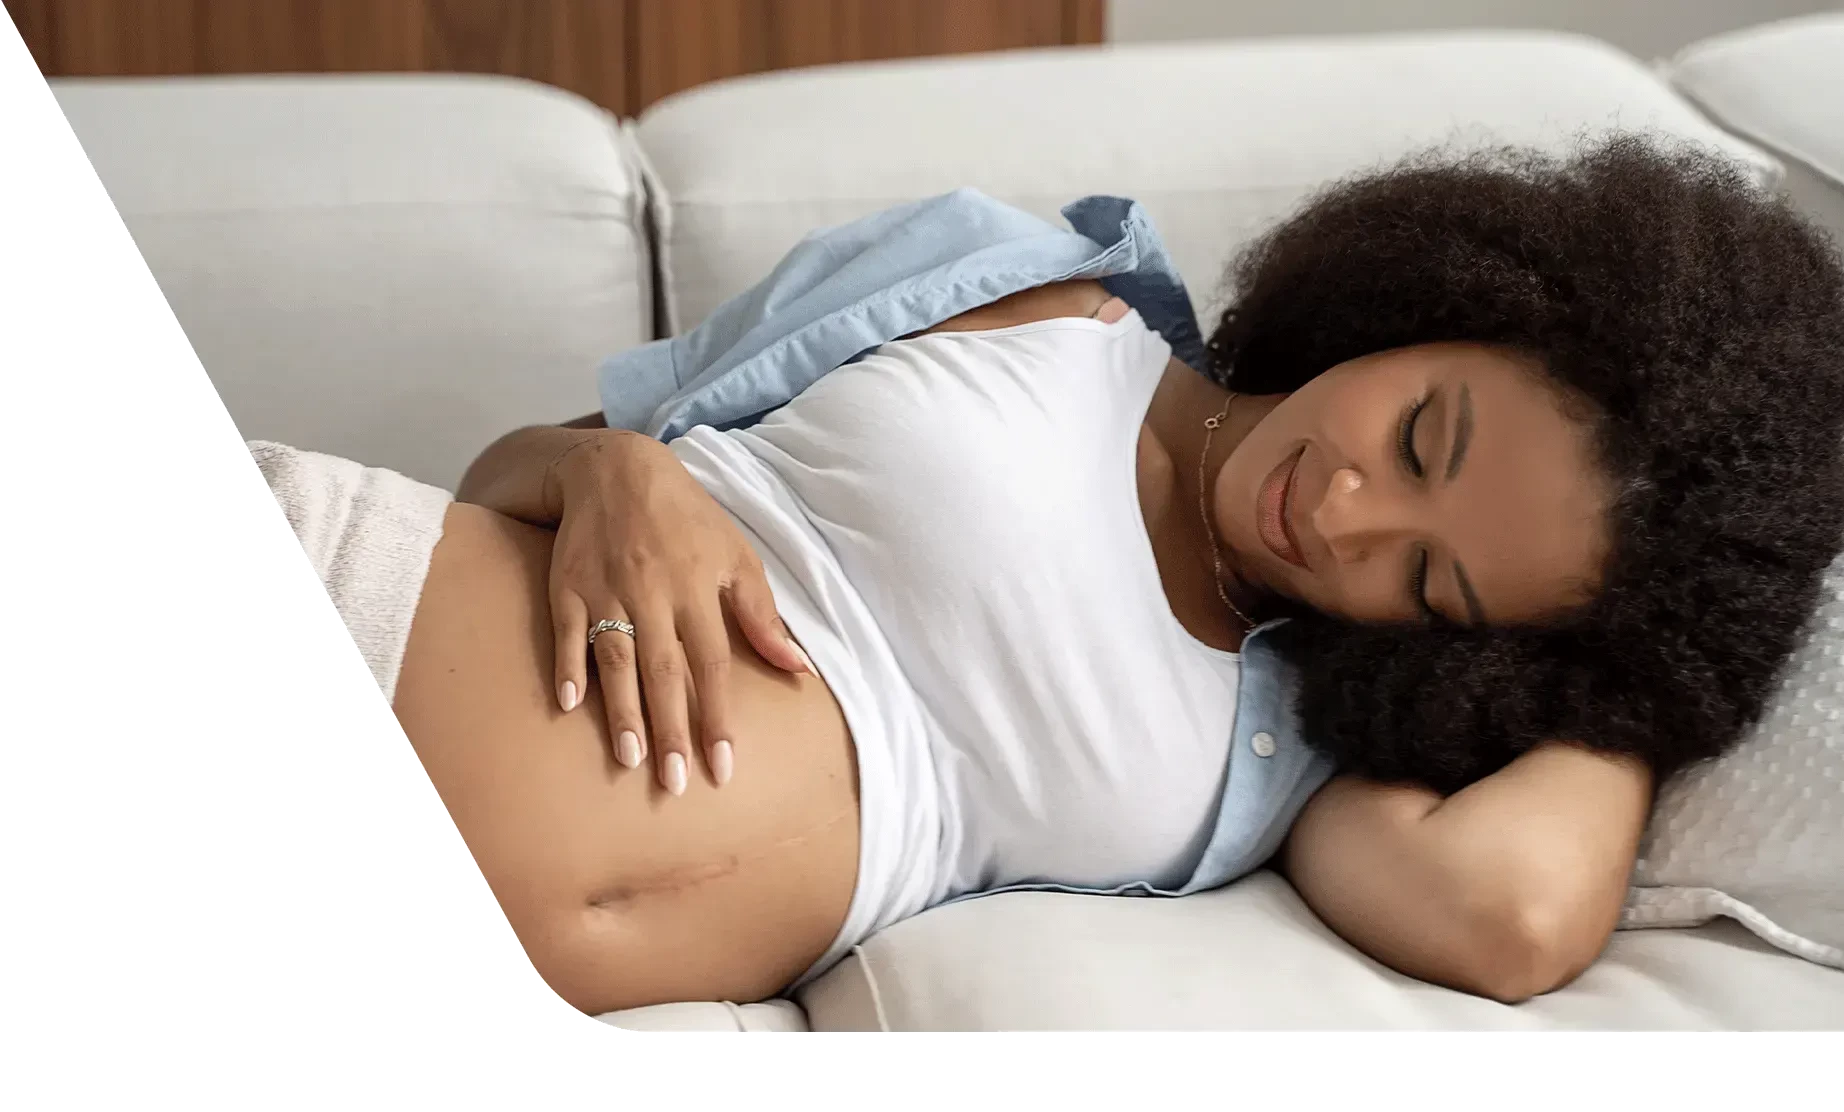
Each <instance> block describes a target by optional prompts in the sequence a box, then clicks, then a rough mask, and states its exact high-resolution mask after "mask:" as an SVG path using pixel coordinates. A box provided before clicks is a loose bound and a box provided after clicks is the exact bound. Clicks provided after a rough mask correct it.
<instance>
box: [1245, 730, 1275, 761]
mask: <svg viewBox="0 0 1844 1112" xmlns="http://www.w3.org/2000/svg"><path fill="white" fill-rule="evenodd" d="M1249 748H1250V749H1253V750H1254V751H1255V755H1256V756H1257V757H1272V756H1274V735H1273V734H1271V733H1268V732H1267V731H1266V730H1263V731H1262V732H1260V733H1258V734H1256V735H1255V736H1254V737H1252V738H1250V739H1249Z"/></svg>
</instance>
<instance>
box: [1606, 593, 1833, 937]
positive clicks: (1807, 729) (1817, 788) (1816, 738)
mask: <svg viewBox="0 0 1844 1112" xmlns="http://www.w3.org/2000/svg"><path fill="white" fill-rule="evenodd" d="M1719 915H1726V916H1729V917H1731V918H1733V919H1736V920H1739V921H1740V922H1741V923H1743V924H1744V925H1746V926H1747V927H1748V929H1750V930H1752V931H1754V932H1755V933H1756V934H1758V935H1760V936H1761V937H1762V938H1764V939H1766V940H1767V941H1769V942H1771V943H1773V944H1774V945H1775V946H1778V947H1780V948H1781V949H1783V950H1786V951H1788V952H1789V953H1794V954H1797V955H1799V956H1800V957H1802V958H1806V959H1808V960H1810V961H1815V962H1819V963H1820V964H1823V965H1830V966H1835V967H1838V968H1844V557H1841V558H1840V559H1839V560H1838V561H1837V562H1835V563H1833V564H1832V565H1831V569H1830V571H1829V572H1827V573H1826V579H1825V591H1824V596H1823V602H1822V604H1821V605H1820V608H1819V611H1818V614H1817V616H1816V617H1815V618H1814V620H1813V623H1812V626H1811V630H1810V632H1809V633H1808V635H1807V638H1806V643H1805V645H1804V646H1803V647H1802V648H1801V649H1800V650H1799V652H1798V653H1797V654H1796V655H1795V656H1794V657H1793V660H1792V662H1791V663H1790V664H1789V666H1788V669H1787V674H1786V678H1785V681H1784V683H1783V684H1782V685H1781V688H1780V691H1779V692H1778V693H1777V694H1776V695H1775V696H1774V698H1773V700H1772V701H1771V702H1770V703H1769V704H1768V709H1767V713H1766V715H1765V716H1764V717H1763V718H1762V719H1761V722H1760V724H1759V725H1758V726H1757V727H1756V728H1755V729H1754V731H1753V732H1752V733H1750V734H1749V736H1748V737H1747V739H1746V740H1744V741H1743V742H1742V743H1741V745H1739V746H1738V747H1736V748H1735V749H1734V750H1732V751H1730V752H1729V753H1728V754H1727V755H1725V756H1723V757H1722V758H1720V759H1719V760H1716V761H1713V762H1710V763H1708V764H1704V765H1699V766H1697V767H1694V768H1691V769H1688V770H1686V771H1685V772H1683V773H1681V774H1679V775H1678V776H1676V777H1674V778H1672V779H1671V780H1670V781H1668V782H1667V783H1666V784H1665V785H1664V786H1663V788H1662V789H1661V790H1660V792H1659V797H1658V802H1657V805H1656V806H1655V807H1654V809H1653V812H1652V819H1651V823H1650V825H1649V826H1648V827H1647V829H1646V834H1645V840H1644V841H1643V842H1642V843H1641V844H1640V847H1639V863H1638V866H1637V868H1636V869H1635V871H1634V874H1633V886H1632V888H1631V889H1630V891H1629V892H1628V894H1627V900H1626V909H1625V914H1624V915H1623V916H1622V918H1621V923H1620V925H1621V926H1622V927H1682V926H1692V925H1695V924H1698V923H1705V922H1708V921H1709V920H1711V919H1713V918H1715V917H1716V916H1719Z"/></svg>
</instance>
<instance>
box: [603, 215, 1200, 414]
mask: <svg viewBox="0 0 1844 1112" xmlns="http://www.w3.org/2000/svg"><path fill="white" fill-rule="evenodd" d="M1063 216H1064V218H1065V219H1066V220H1067V221H1068V222H1069V224H1070V227H1069V228H1068V229H1063V228H1057V227H1055V226H1054V225H1052V224H1050V223H1048V222H1046V221H1044V220H1041V219H1039V218H1038V217H1035V216H1032V215H1030V214H1029V213H1026V212H1024V211H1022V210H1020V209H1016V208H1013V207H1012V206H1010V205H1006V204H1003V203H1001V202H999V201H996V200H994V199H992V198H991V197H988V196H986V195H985V194H983V193H981V192H979V191H978V190H975V189H960V190H956V191H955V192H953V193H948V194H943V195H941V196H938V197H931V198H928V199H925V200H922V201H916V202H913V203H911V204H907V205H901V206H898V207H896V208H892V209H886V210H884V211H882V212H879V213H874V214H873V215H871V216H867V217H864V218H862V219H860V220H856V221H853V222H852V223H850V224H845V225H842V226H840V227H837V228H832V229H828V230H824V231H820V232H815V233H813V234H812V235H809V236H808V237H807V238H805V239H803V240H802V241H801V242H800V243H799V244H797V245H796V246H795V247H794V249H793V250H792V251H790V252H789V253H788V255H787V256H786V257H785V258H783V259H782V261H781V262H780V264H779V265H777V266H776V267H775V269H774V271H772V272H771V273H770V274H769V276H768V277H767V278H765V279H763V280H762V281H761V282H758V283H757V284H756V285H755V286H753V287H751V288H750V289H748V290H746V291H744V292H743V293H742V294H739V295H738V296H736V297H734V298H732V299H730V300H729V301H727V302H725V303H724V304H723V305H721V306H719V307H718V308H717V309H716V311H714V312H713V313H712V314H711V316H710V317H709V318H707V319H706V320H705V321H703V322H702V323H700V324H699V325H698V326H697V327H696V328H693V329H692V330H691V331H690V332H687V333H685V334H684V335H682V336H676V337H673V338H671V339H666V340H656V341H654V342H653V343H650V344H646V345H644V346H642V347H639V348H636V349H634V350H632V351H627V352H623V353H621V354H619V355H616V356H613V357H612V358H610V359H608V360H607V361H606V362H604V363H603V364H602V367H601V369H600V372H599V374H598V387H599V392H600V394H601V400H602V411H603V416H604V418H605V419H606V420H607V422H608V424H609V427H611V428H627V429H635V430H640V431H645V432H647V433H649V434H651V435H653V436H655V437H658V438H659V439H661V440H671V439H673V438H674V437H676V436H679V435H681V434H683V433H684V432H685V431H686V430H687V429H689V428H691V427H693V426H695V425H711V426H713V427H716V428H720V429H722V428H733V427H737V426H740V425H746V424H749V423H752V422H753V421H754V420H755V419H757V418H759V417H760V416H762V415H763V414H765V413H767V412H768V411H770V410H772V409H775V408H777V407H778V406H780V405H783V404H785V403H786V402H788V401H790V400H792V399H793V398H794V397H796V396H797V395H799V394H800V392H801V391H803V390H805V389H806V388H807V387H808V386H810V385H812V384H813V383H814V382H815V381H817V380H818V379H819V378H820V377H822V376H823V375H825V374H827V373H828V372H830V371H832V370H834V369H836V368H838V367H841V366H844V365H845V364H847V363H849V362H851V361H852V360H854V359H856V358H857V357H859V356H860V355H862V354H864V353H865V352H867V351H870V350H872V349H873V348H876V347H878V346H879V345H881V344H885V343H888V342H890V341H891V340H895V339H897V338H899V337H902V336H906V335H909V334H911V333H914V332H920V331H922V330H923V329H925V328H929V327H932V326H934V325H936V324H939V323H941V322H942V321H944V320H947V319H948V318H950V317H953V316H957V315H959V314H961V313H964V312H967V311H968V310H970V309H976V308H979V307H980V306H982V305H987V304H990V303H992V302H994V301H997V300H999V299H1000V298H1002V297H1006V296H1009V295H1010V294H1013V293H1017V292H1019V291H1020V290H1025V289H1030V288H1032V287H1034V286H1041V285H1045V284H1047V283H1050V282H1058V281H1065V280H1069V279H1079V278H1094V279H1099V280H1100V281H1101V282H1102V284H1103V286H1104V287H1106V288H1107V289H1108V290H1109V292H1111V293H1113V294H1114V295H1116V296H1118V297H1120V298H1121V299H1122V300H1124V301H1126V302H1127V303H1128V304H1129V305H1131V306H1133V307H1134V308H1135V309H1138V310H1139V311H1140V315H1141V316H1142V317H1143V318H1145V320H1146V322H1147V324H1148V326H1150V327H1152V328H1153V329H1154V330H1156V331H1158V332H1159V333H1160V334H1161V335H1163V336H1164V337H1165V339H1166V341H1167V342H1168V343H1170V344H1171V345H1172V349H1173V351H1174V353H1175V354H1177V356H1178V357H1179V358H1180V359H1183V360H1184V361H1185V362H1187V363H1190V364H1191V365H1193V366H1199V365H1201V360H1202V357H1203V346H1202V342H1201V340H1200V338H1199V334H1198V327H1197V321H1196V318H1195V316H1194V315H1193V312H1192V309H1191V302H1190V298H1189V295H1188V294H1187V293H1186V291H1185V287H1184V282H1183V280H1182V279H1181V278H1180V277H1179V276H1178V273H1177V271H1176V269H1174V268H1173V266H1172V263H1171V257H1170V255H1169V254H1168V253H1167V252H1166V250H1165V245H1164V244H1163V243H1162V242H1161V241H1160V240H1159V236H1158V233H1157V232H1156V231H1155V230H1154V229H1153V226H1152V222H1151V221H1150V220H1149V219H1148V218H1147V216H1146V214H1145V211H1144V210H1143V209H1141V207H1140V206H1139V205H1138V204H1137V203H1136V202H1134V201H1131V200H1127V199H1125V198H1120V197H1106V196H1093V197H1085V198H1082V199H1081V200H1079V201H1076V202H1075V203H1073V204H1071V205H1069V206H1068V207H1066V208H1064V209H1063Z"/></svg>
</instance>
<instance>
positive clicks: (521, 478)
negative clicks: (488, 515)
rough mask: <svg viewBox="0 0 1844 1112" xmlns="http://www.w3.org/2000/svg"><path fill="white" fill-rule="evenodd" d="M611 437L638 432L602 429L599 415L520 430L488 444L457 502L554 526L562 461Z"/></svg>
mask: <svg viewBox="0 0 1844 1112" xmlns="http://www.w3.org/2000/svg"><path fill="white" fill-rule="evenodd" d="M592 422H593V424H592ZM610 435H639V434H637V433H628V434H620V433H612V434H611V433H610V432H609V431H608V430H607V429H605V428H602V427H601V419H600V416H599V415H592V416H590V417H585V418H580V419H578V420H576V421H571V422H569V423H568V424H564V425H533V426H531V427H529V428H523V429H515V430H513V431H512V432H509V433H507V434H506V435H505V436H502V437H500V438H499V439H498V440H495V441H494V442H493V443H492V444H490V445H488V446H487V449H486V451H484V452H482V453H480V456H479V458H477V459H475V460H474V462H473V463H472V464H470V465H468V469H467V474H465V475H463V476H462V477H461V487H460V489H459V490H457V491H456V492H455V498H456V499H457V500H458V501H462V502H472V503H474V504H475V505H478V506H485V507H486V508H487V509H490V510H494V511H497V512H499V513H502V514H505V515H506V516H507V517H512V518H516V519H518V520H520V521H523V522H526V523H527V524H531V525H540V526H543V527H545V528H547V529H548V528H554V527H555V526H556V525H557V520H558V517H559V515H560V514H561V512H562V505H561V503H560V501H559V499H558V492H557V489H556V484H555V482H553V478H554V474H555V468H556V465H557V463H558V462H559V461H560V460H562V459H563V458H564V457H566V456H568V455H569V454H570V453H571V452H573V451H576V450H577V449H579V448H581V447H583V446H584V445H586V444H588V443H590V442H592V441H593V440H594V439H596V438H597V437H606V436H610Z"/></svg>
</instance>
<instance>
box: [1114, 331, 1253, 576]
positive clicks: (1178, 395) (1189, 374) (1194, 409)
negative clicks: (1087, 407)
mask: <svg viewBox="0 0 1844 1112" xmlns="http://www.w3.org/2000/svg"><path fill="white" fill-rule="evenodd" d="M1282 397H1284V395H1275V396H1272V397H1264V396H1251V395H1240V396H1237V397H1236V398H1235V401H1234V404H1232V405H1230V406H1229V414H1228V416H1226V417H1225V418H1224V419H1223V423H1222V425H1221V426H1220V427H1219V428H1218V429H1217V430H1216V432H1215V434H1214V435H1210V430H1208V429H1206V428H1205V427H1204V421H1205V420H1206V419H1207V418H1210V417H1214V416H1216V415H1217V414H1219V413H1222V412H1223V407H1224V404H1225V403H1226V402H1229V401H1230V392H1229V391H1228V390H1225V389H1224V388H1223V387H1221V386H1218V385H1217V384H1216V383H1214V382H1212V381H1211V380H1209V379H1207V378H1205V377H1204V376H1203V375H1202V374H1199V373H1198V372H1197V371H1194V370H1192V369H1191V368H1190V367H1187V366H1185V365H1184V364H1183V363H1180V362H1178V361H1177V360H1176V359H1174V360H1172V363H1171V365H1170V366H1169V367H1168V368H1167V369H1166V373H1165V377H1164V378H1163V379H1162V380H1161V381H1160V383H1159V388H1158V390H1157V391H1155V392H1154V394H1153V400H1152V405H1151V406H1149V407H1148V408H1147V411H1146V426H1147V428H1149V429H1151V430H1152V433H1153V435H1154V436H1156V437H1158V438H1159V443H1160V444H1161V445H1163V446H1164V448H1165V451H1166V454H1167V455H1169V456H1170V457H1171V460H1172V469H1173V476H1172V478H1173V480H1174V483H1175V485H1176V490H1175V491H1174V493H1175V494H1176V495H1181V496H1182V497H1183V500H1184V502H1183V504H1185V505H1188V506H1190V507H1191V512H1192V513H1193V514H1195V513H1196V510H1197V496H1198V489H1197V473H1198V466H1199V464H1200V463H1201V464H1202V465H1203V472H1204V482H1205V483H1206V484H1214V483H1215V480H1216V475H1217V472H1219V471H1221V470H1222V468H1223V461H1224V460H1226V459H1228V458H1229V455H1230V453H1231V452H1233V451H1235V450H1236V446H1237V445H1238V444H1240V443H1242V440H1243V438H1244V437H1246V436H1247V435H1248V434H1249V430H1250V429H1253V428H1254V427H1255V426H1256V425H1257V424H1259V423H1260V422H1261V419H1262V418H1263V417H1266V416H1267V415H1268V413H1269V411H1270V410H1272V409H1273V408H1274V407H1275V406H1277V405H1279V404H1280V402H1281V398H1282ZM1206 435H1209V439H1210V458H1208V459H1202V458H1201V457H1202V456H1203V452H1204V439H1205V437H1206ZM1204 493H1205V505H1206V506H1210V507H1211V509H1210V513H1211V515H1212V516H1211V521H1210V528H1211V532H1212V534H1213V535H1214V534H1215V533H1216V531H1217V529H1216V521H1215V507H1214V505H1212V501H1213V500H1212V499H1211V498H1210V497H1209V493H1210V492H1209V491H1205V492H1204ZM1199 527H1200V528H1201V523H1200V526H1199ZM1207 555H1208V554H1207V553H1206V556H1207ZM1227 558H1228V557H1227V554H1225V559H1227Z"/></svg>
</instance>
